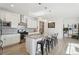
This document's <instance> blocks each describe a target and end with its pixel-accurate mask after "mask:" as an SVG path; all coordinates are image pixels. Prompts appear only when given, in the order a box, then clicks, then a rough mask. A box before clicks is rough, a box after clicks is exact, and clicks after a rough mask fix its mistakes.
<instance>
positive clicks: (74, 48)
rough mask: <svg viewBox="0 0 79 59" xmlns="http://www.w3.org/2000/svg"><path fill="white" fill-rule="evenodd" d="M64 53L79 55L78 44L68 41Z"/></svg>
mask: <svg viewBox="0 0 79 59" xmlns="http://www.w3.org/2000/svg"><path fill="white" fill-rule="evenodd" d="M66 54H70V55H79V44H77V43H68V46H67V50H66Z"/></svg>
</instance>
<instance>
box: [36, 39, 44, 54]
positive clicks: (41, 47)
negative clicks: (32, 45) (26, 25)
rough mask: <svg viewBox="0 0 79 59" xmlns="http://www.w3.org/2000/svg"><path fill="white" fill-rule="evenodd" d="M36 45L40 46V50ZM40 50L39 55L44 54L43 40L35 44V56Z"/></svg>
mask: <svg viewBox="0 0 79 59" xmlns="http://www.w3.org/2000/svg"><path fill="white" fill-rule="evenodd" d="M38 45H40V48H38ZM39 49H40V50H41V54H42V55H43V54H44V40H41V41H38V42H37V46H36V54H37V52H38V50H39Z"/></svg>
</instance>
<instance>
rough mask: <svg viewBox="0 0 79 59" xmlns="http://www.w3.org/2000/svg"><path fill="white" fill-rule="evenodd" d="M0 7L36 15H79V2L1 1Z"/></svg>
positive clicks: (50, 16) (46, 16) (49, 16)
mask: <svg viewBox="0 0 79 59" xmlns="http://www.w3.org/2000/svg"><path fill="white" fill-rule="evenodd" d="M11 4H13V5H14V7H11ZM0 9H4V10H8V11H12V12H16V13H19V14H24V15H29V16H34V17H37V16H41V17H44V18H53V17H66V18H72V17H74V18H76V17H79V3H41V4H38V3H0Z"/></svg>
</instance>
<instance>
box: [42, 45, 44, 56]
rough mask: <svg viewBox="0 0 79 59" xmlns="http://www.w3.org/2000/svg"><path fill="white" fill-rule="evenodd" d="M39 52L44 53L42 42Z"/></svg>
mask: <svg viewBox="0 0 79 59" xmlns="http://www.w3.org/2000/svg"><path fill="white" fill-rule="evenodd" d="M41 54H42V55H43V54H44V51H43V44H41Z"/></svg>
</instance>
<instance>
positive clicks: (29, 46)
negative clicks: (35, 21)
mask: <svg viewBox="0 0 79 59" xmlns="http://www.w3.org/2000/svg"><path fill="white" fill-rule="evenodd" d="M42 39H43V36H42V35H28V36H26V50H27V52H28V53H29V54H30V55H35V54H36V45H37V41H40V40H42Z"/></svg>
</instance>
